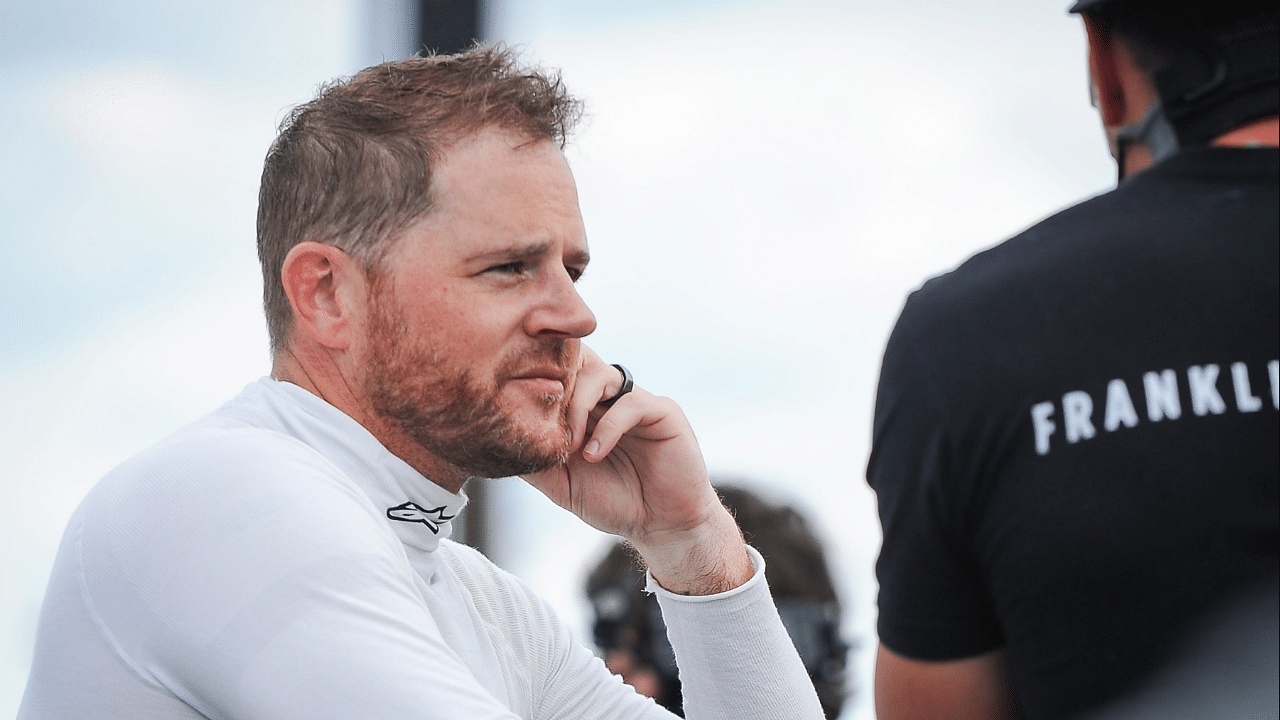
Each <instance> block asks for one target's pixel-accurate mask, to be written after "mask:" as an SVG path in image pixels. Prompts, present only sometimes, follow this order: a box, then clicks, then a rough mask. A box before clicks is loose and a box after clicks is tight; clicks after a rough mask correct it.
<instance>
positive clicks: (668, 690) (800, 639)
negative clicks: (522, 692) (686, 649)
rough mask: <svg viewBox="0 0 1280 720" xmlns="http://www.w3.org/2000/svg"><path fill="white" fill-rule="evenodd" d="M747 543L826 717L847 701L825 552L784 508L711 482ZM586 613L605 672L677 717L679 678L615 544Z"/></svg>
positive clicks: (655, 615) (653, 604)
mask: <svg viewBox="0 0 1280 720" xmlns="http://www.w3.org/2000/svg"><path fill="white" fill-rule="evenodd" d="M715 488H716V492H717V493H719V495H720V498H721V500H723V501H724V504H725V507H727V508H729V511H730V512H731V513H733V516H734V518H735V519H737V521H738V526H739V527H741V528H742V532H743V535H744V536H745V537H746V540H747V543H748V544H750V545H751V546H752V547H754V548H755V549H756V550H758V551H760V555H761V556H763V557H764V558H765V561H766V562H767V563H768V564H767V565H766V569H765V576H766V578H767V579H768V581H769V589H770V590H772V591H773V596H774V602H776V603H777V606H778V612H779V614H780V615H781V616H782V624H783V625H785V626H786V628H787V632H788V634H790V636H791V639H792V641H793V642H794V643H795V645H796V649H797V651H798V652H799V653H800V659H801V660H802V661H803V662H804V666H805V670H806V671H807V672H808V673H809V677H810V678H811V679H812V680H813V685H814V688H815V689H816V690H817V691H818V699H819V700H821V701H822V709H823V712H825V713H826V716H827V717H828V718H835V717H837V716H839V714H840V709H841V707H843V705H844V703H845V700H846V699H847V697H848V695H849V688H848V687H847V686H846V680H845V676H846V674H845V665H846V660H847V655H848V651H849V645H848V643H846V642H845V641H844V639H843V638H842V637H841V635H840V621H841V617H842V615H841V607H840V601H839V598H838V597H837V596H836V591H835V585H834V583H833V582H832V580H831V574H830V572H829V570H828V567H827V559H826V553H825V552H824V550H823V547H822V543H821V542H820V541H819V540H818V538H817V536H816V535H815V534H814V532H813V529H812V528H811V527H810V525H809V522H808V520H806V519H805V518H804V516H803V515H801V514H800V513H799V512H798V511H796V510H795V508H793V507H791V506H789V505H778V504H774V503H771V502H769V501H767V500H765V499H764V498H762V497H760V496H759V495H757V494H756V493H753V492H751V491H750V490H746V489H744V488H742V487H738V486H735V485H731V484H725V483H722V482H720V481H715ZM586 592H587V597H588V598H589V599H590V601H591V607H592V611H593V613H594V622H593V624H592V635H593V636H594V638H595V643H596V647H597V648H598V649H599V650H600V652H601V654H602V655H603V656H604V661H605V664H606V665H608V667H609V669H610V670H612V671H614V672H615V673H617V674H619V675H621V676H622V678H623V679H624V680H625V681H626V682H627V683H628V684H629V685H631V686H633V687H635V688H636V689H637V690H639V691H640V692H642V693H644V694H645V695H648V696H650V697H652V698H654V699H655V700H657V701H658V703H659V704H660V705H662V706H663V707H665V708H667V709H668V710H671V711H672V712H675V713H677V714H680V715H681V716H683V714H684V713H683V707H682V695H681V689H680V677H679V674H678V672H677V670H678V668H677V667H676V663H675V655H674V654H673V653H672V650H671V643H670V642H669V641H668V640H667V631H666V626H665V625H664V624H663V622H662V613H661V611H660V609H659V607H658V602H657V600H656V599H655V598H654V596H653V595H652V594H651V593H648V592H646V591H645V579H644V570H643V567H642V566H641V565H640V564H638V563H637V561H636V558H635V554H634V552H632V551H631V550H630V549H628V548H627V546H626V545H625V544H623V543H615V544H614V545H612V546H611V547H610V549H609V551H608V552H607V553H606V554H605V556H604V558H603V559H602V560H601V561H600V562H599V563H598V564H597V565H596V567H595V568H594V569H593V570H592V571H591V574H590V575H589V576H588V578H587V585H586Z"/></svg>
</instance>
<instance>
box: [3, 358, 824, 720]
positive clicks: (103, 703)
mask: <svg viewBox="0 0 1280 720" xmlns="http://www.w3.org/2000/svg"><path fill="white" fill-rule="evenodd" d="M465 503H466V497H465V496H464V495H461V494H453V493H449V492H447V491H445V490H444V489H443V488H441V487H439V486H438V485H435V484H434V483H431V482H429V481H428V480H426V479H425V478H423V477H422V475H420V474H418V473H417V472H416V471H414V470H413V469H412V468H411V467H409V466H408V465H407V464H406V463H404V462H403V461H402V460H400V459H399V458H398V457H396V456H394V455H392V454H391V453H390V452H389V451H387V450H386V448H384V447H383V446H382V445H381V444H380V443H378V441H377V440H376V439H375V438H374V437H373V436H372V435H371V434H369V432H368V431H367V430H365V429H364V428H363V427H362V426H360V425H359V424H358V423H356V422H355V421H354V420H352V419H351V418H350V417H348V416H346V415H344V414H343V413H341V412H340V411H338V410H337V409H336V408H334V407H332V406H330V405H328V404H327V403H325V402H324V401H323V400H321V399H320V398H318V397H316V396H314V395H312V394H310V393H308V392H307V391H305V390H303V389H302V388H299V387H297V386H295V385H291V384H288V383H283V382H277V381H275V380H271V379H269V378H264V379H262V380H260V381H259V382H257V383H255V384H252V385H250V386H249V387H248V388H246V389H245V391H244V393H242V394H241V395H240V396H239V397H238V398H236V399H235V400H233V401H231V402H230V403H228V404H227V405H225V406H223V407H222V408H221V409H219V410H218V411H217V412H215V413H214V414H212V415H210V416H209V417H207V418H205V419H204V420H202V421H200V422H198V423H196V424H194V425H192V426H190V427H188V428H186V429H184V430H182V431H180V432H179V433H177V434H176V435H174V436H173V437H171V438H170V439H168V440H166V441H164V442H162V443H160V444H159V445H157V446H156V447H154V448H152V449H150V450H148V451H146V452H144V453H142V454H141V455H139V456H137V457H135V458H133V459H131V460H130V461H128V462H126V463H125V464H124V465H122V466H121V467H119V468H117V469H116V470H114V471H113V472H111V473H110V474H108V475H107V477H105V478H104V479H103V480H102V481H101V482H100V483H99V484H98V485H97V486H96V487H95V488H94V489H93V491H91V492H90V494H89V495H88V497H87V498H86V499H85V500H84V502H83V503H82V504H81V506H80V507H79V509H78V510H77V511H76V513H75V515H74V516H73V518H72V520H71V522H70V523H69V525H68V528H67V531H66V534H65V536H64V538H63V542H62V546H61V548H60V549H59V553H58V559H57V562H56V563H55V567H54V571H53V575H52V577H51V579H50V583H49V588H48V592H47V594H46V597H45V604H44V607H43V609H42V611H41V617H40V624H39V629H38V633H37V641H36V652H35V658H34V662H33V665H32V670H31V675H30V678H29V681H28V685H27V691H26V694H25V695H24V697H23V703H22V707H21V709H20V710H19V713H18V719H19V720H52V719H54V718H59V719H62V718H131V719H133V720H175V719H178V718H183V719H188V718H190V719H199V718H216V719H221V718H228V719H230V718H235V719H237V720H250V719H254V720H257V719H261V720H292V719H297V720H304V719H305V720H323V719H328V718H332V719H333V720H339V719H341V720H379V719H383V718H385V719H387V720H390V719H393V718H394V719H397V720H399V719H407V718H414V719H417V718H423V719H436V718H439V719H445V718H448V719H449V720H488V719H493V720H499V719H502V720H510V719H513V718H525V719H528V720H532V719H535V718H539V719H540V718H548V719H549V718H564V719H566V720H567V719H569V718H598V719H600V720H606V719H608V720H614V719H617V718H670V717H672V716H671V715H669V714H668V713H667V712H666V711H665V710H663V709H662V708H660V707H658V706H657V705H655V704H654V703H653V702H652V701H651V700H649V699H648V698H645V697H642V696H640V695H638V694H636V693H635V692H634V691H632V690H631V688H629V687H627V686H625V685H623V684H622V682H621V681H620V679H619V678H617V677H616V676H613V675H611V674H610V673H609V671H608V670H607V669H606V668H605V667H604V664H603V663H601V662H600V660H599V659H598V658H596V657H595V656H594V655H593V654H592V653H591V651H590V650H588V649H587V648H586V647H585V646H583V645H581V644H580V643H578V642H577V641H576V640H575V639H574V638H573V637H572V635H571V633H570V632H569V630H568V629H567V628H566V627H565V626H564V625H563V624H562V623H561V622H560V621H559V619H558V618H557V617H556V615H555V613H554V612H553V611H552V610H551V608H550V607H549V606H548V605H547V604H546V603H545V602H544V601H543V600H541V599H540V598H538V597H537V596H535V595H534V594H533V593H532V592H531V591H530V590H529V589H528V588H527V587H526V586H525V585H524V584H522V583H521V582H520V581H519V580H517V579H516V578H514V577H513V576H511V575H509V574H507V573H505V572H503V571H502V570H500V569H499V568H497V567H496V566H495V565H493V564H492V563H491V562H489V561H488V560H487V559H486V558H484V557H483V556H481V555H480V554H479V553H477V552H475V551H474V550H472V549H470V548H468V547H465V546H462V545H459V544H456V543H453V542H451V541H449V540H447V537H448V535H449V532H450V530H451V526H450V523H449V519H450V518H452V517H454V516H456V515H457V514H458V512H460V511H461V510H462V507H463V505H464V504H465ZM751 552H752V559H753V561H754V562H755V565H756V573H755V576H754V577H753V578H752V579H751V580H750V581H749V582H748V583H746V584H745V585H743V586H741V587H739V588H736V589H734V590H732V591H730V592H727V593H722V594H719V595H712V596H703V597H692V598H690V597H682V596H677V595H673V594H671V593H668V592H666V591H664V590H662V589H661V588H656V587H655V585H654V584H653V583H652V582H650V588H651V589H653V590H655V591H656V592H657V593H658V596H659V603H660V604H661V606H662V609H663V615H664V617H665V619H666V623H667V626H668V632H669V634H670V636H671V643H672V646H673V647H674V649H675V652H676V657H677V660H678V662H679V665H680V671H681V679H682V683H683V687H684V696H685V709H686V713H687V715H688V717H689V718H691V719H692V720H713V719H717V718H723V719H724V720H729V719H732V720H752V719H757V718H759V719H763V718H786V719H787V720H793V719H796V718H812V719H814V720H817V719H818V718H821V717H822V711H821V708H820V706H819V704H818V701H817V696H816V695H815V694H814V692H813V687H812V685H811V684H810V680H809V678H808V676H807V675H806V674H805V671H804V667H803V665H802V664H801V662H800V659H799V657H798V656H797V655H796V653H795V650H794V649H793V648H792V646H791V643H790V641H789V640H788V638H787V635H786V631H785V629H784V628H783V626H782V623H781V621H780V620H779V619H778V614H777V611H776V610H775V608H774V605H773V601H772V599H771V598H770V596H769V591H768V588H767V586H766V584H765V581H764V567H763V561H762V560H761V558H760V557H759V555H758V554H755V552H754V551H751Z"/></svg>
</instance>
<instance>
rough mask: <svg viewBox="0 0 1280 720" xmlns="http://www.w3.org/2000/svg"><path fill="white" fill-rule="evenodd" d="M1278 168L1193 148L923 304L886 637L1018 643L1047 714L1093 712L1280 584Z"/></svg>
mask: <svg viewBox="0 0 1280 720" xmlns="http://www.w3.org/2000/svg"><path fill="white" fill-rule="evenodd" d="M1278 160H1280V153H1278V152H1277V151H1276V150H1273V149H1204V150H1189V151H1185V152H1183V153H1180V154H1178V155H1175V156H1174V157H1172V158H1170V159H1169V160H1167V161H1165V162H1163V163H1161V164H1160V165H1158V166H1156V167H1154V168H1151V169H1149V170H1147V171H1146V172H1144V173H1141V174H1139V175H1137V176H1135V177H1134V178H1132V179H1130V180H1127V181H1125V182H1123V183H1122V184H1121V186H1120V187H1119V188H1117V189H1116V190H1115V191H1112V192H1110V193H1107V194H1105V195H1102V196H1100V197H1097V198H1094V199H1092V200H1089V201H1087V202H1085V203H1082V204H1080V205H1077V206H1075V207H1072V208H1070V209H1068V210H1065V211H1063V212H1061V213H1059V214H1058V215H1055V216H1053V217H1051V218H1049V219H1047V220H1045V221H1043V222H1041V223H1040V224H1038V225H1036V226H1035V227H1032V228H1031V229H1029V230H1027V231H1026V232H1024V233H1022V234H1021V235H1019V236H1017V237H1015V238H1013V239H1011V240H1009V241H1007V242H1005V243H1003V244H1001V245H999V246H998V247H996V248H994V249H992V250H989V251H986V252H983V253H980V254H978V255H976V256H975V257H973V258H971V259H970V260H968V261H967V262H965V263H964V264H963V265H961V266H960V267H959V268H957V269H956V270H955V271H953V272H951V273H948V274H946V275H944V276H941V277H938V278H935V279H933V280H930V281H929V282H927V283H925V285H924V286H923V287H922V288H921V289H920V290H918V291H916V292H915V293H913V294H912V296H911V297H910V298H909V299H908V301H907V303H906V306H905V307H904V309H903V311H902V316H901V318H900V319H899V321H898V325H897V327H896V328H895V330H894V332H893V335H892V337H891V338H890V340H889V343H888V347H887V348H886V351H885V357H884V363H883V367H882V370H881V377H880V388H879V393H878V396H877V400H876V412H875V423H874V431H873V443H872V451H871V457H870V461H869V464H868V468H867V477H868V480H869V482H870V484H871V486H872V487H873V488H874V489H875V491H876V493H877V496H878V501H879V507H880V516H881V521H882V523H883V526H884V545H883V547H882V549H881V553H880V559H879V561H878V563H877V574H878V576H879V580H880V600H879V603H880V619H879V632H880V638H881V641H882V642H883V643H884V645H885V646H886V647H888V648H890V649H891V650H893V651H895V652H897V653H899V654H901V655H905V656H907V657H912V658H917V659H928V660H945V659H958V658H963V657H970V656H973V655H977V654H981V653H984V652H987V651H989V650H993V649H995V648H997V647H1001V646H1003V647H1004V648H1005V649H1006V651H1007V653H1008V657H1009V661H1010V665H1011V668H1012V671H1013V675H1014V684H1015V689H1016V691H1017V693H1018V697H1019V700H1020V702H1021V703H1022V705H1023V709H1024V714H1025V717H1026V718H1028V719H1040V718H1063V717H1070V716H1071V715H1073V714H1076V713H1078V712H1080V711H1083V710H1085V709H1088V708H1090V707H1093V706H1096V705H1097V704H1098V703H1101V702H1103V701H1105V700H1108V699H1111V698H1113V697H1116V696H1118V695H1120V694H1122V693H1124V692H1126V691H1128V690H1129V689H1131V688H1132V687H1134V686H1135V684H1136V683H1138V682H1140V681H1141V679H1142V678H1143V676H1144V675H1146V674H1147V673H1149V672H1150V671H1152V670H1154V669H1155V668H1156V667H1157V666H1158V665H1159V664H1160V663H1161V662H1162V661H1163V660H1164V659H1165V657H1166V655H1167V653H1168V652H1169V651H1170V650H1171V648H1172V646H1173V645H1174V643H1176V642H1177V640H1178V639H1179V637H1180V636H1181V634H1182V633H1183V632H1184V630H1186V629H1187V628H1189V627H1191V626H1192V625H1193V624H1194V623H1195V622H1196V621H1197V620H1198V619H1199V618H1201V616H1202V615H1204V614H1205V613H1206V612H1209V611H1210V610H1211V609H1212V608H1213V607H1215V606H1217V605H1218V604H1220V603H1222V602H1225V601H1226V600H1228V599H1229V597H1230V596H1231V594H1232V593H1233V592H1235V591H1236V589H1238V588H1239V587H1241V586H1243V585H1245V584H1247V583H1249V582H1250V581H1251V580H1253V579H1254V578H1256V577H1258V576H1266V575H1274V574H1275V573H1276V568H1277V517H1278V514H1280V429H1278V427H1277V417H1278V414H1277V405H1280V400H1278V399H1277V386H1278V384H1280V380H1278V379H1277V357H1278V356H1280V348H1278V340H1277V335H1278V332H1280V331H1278V330H1277V328H1278V327H1280V317H1278V307H1280V296H1278V294H1277V286H1278V284H1280V282H1278V278H1280V260H1278V254H1277V240H1278V237H1280V225H1278V220H1277V218H1280V205H1278V196H1280V193H1278V190H1277V187H1278V180H1277V178H1278Z"/></svg>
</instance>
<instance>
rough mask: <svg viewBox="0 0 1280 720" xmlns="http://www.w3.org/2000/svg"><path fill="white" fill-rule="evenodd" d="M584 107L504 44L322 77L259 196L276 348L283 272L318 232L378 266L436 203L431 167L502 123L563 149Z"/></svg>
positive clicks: (282, 322)
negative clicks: (288, 258) (468, 140)
mask: <svg viewBox="0 0 1280 720" xmlns="http://www.w3.org/2000/svg"><path fill="white" fill-rule="evenodd" d="M581 115H582V106H581V103H580V102H579V101H577V100H575V99H574V98H573V97H571V96H570V95H569V94H568V92H567V91H566V90H565V88H564V85H563V83H562V82H561V80H560V76H559V75H558V74H556V73H548V72H544V71H542V70H539V69H533V68H526V67H521V66H520V65H519V64H518V63H517V60H516V57H515V54H514V53H513V52H512V51H510V50H508V49H506V48H504V47H501V46H479V45H477V46H476V47H474V48H472V49H470V50H467V51H466V52H462V53H459V54H457V55H432V56H428V57H412V58H409V59H408V60H401V61H398V62H387V63H382V64H381V65H375V66H373V67H370V68H367V69H365V70H362V71H361V72H359V73H357V74H356V75H354V76H352V77H350V78H345V79H340V80H336V81H334V82H332V83H329V84H327V85H325V86H323V87H322V88H321V89H320V92H319V95H318V96H317V97H316V99H314V100H312V101H311V102H308V103H306V104H305V105H301V106H299V107H297V108H295V109H294V110H293V111H292V112H291V113H290V114H289V116H288V117H287V118H285V120H284V122H283V123H281V125H280V134H279V135H278V136H277V137H276V139H275V142H274V143H272V145H271V149H270V151H268V153H267V158H266V162H265V165H264V167H263V171H262V186H261V188H260V190H259V193H258V260H259V261H260V262H261V264H262V275H263V278H262V279H263V293H262V295H263V306H264V309H265V310H266V316H267V331H268V334H269V336H270V339H271V349H272V352H273V353H275V352H278V351H279V350H280V349H281V348H283V346H284V342H285V338H286V336H287V334H288V331H289V328H290V326H291V324H292V322H293V311H292V308H290V306H289V299H288V298H287V297H286V296H285V293H284V286H283V284H282V283H281V279H280V273H281V270H282V268H283V266H284V259H285V256H287V255H288V254H289V250H290V249H291V248H292V247H293V246H294V245H296V244H297V243H299V242H302V241H304V240H310V241H314V242H320V243H325V244H328V245H333V246H335V247H338V248H341V249H342V250H343V251H345V252H347V253H349V254H350V255H351V256H352V257H354V258H356V260H357V261H358V262H360V263H361V265H362V266H363V267H364V268H365V270H366V271H369V272H374V271H376V270H377V269H378V268H379V267H380V265H381V263H382V262H383V260H384V259H385V258H386V255H387V252H388V251H389V250H390V249H391V247H392V246H393V244H394V243H393V240H394V238H395V237H396V236H397V234H398V233H399V232H401V231H403V230H404V229H405V228H407V227H408V226H409V225H411V224H412V223H413V222H414V221H416V220H418V219H419V218H421V217H422V216H424V215H425V214H427V212H428V211H429V210H430V209H431V207H432V198H431V193H430V185H431V173H432V164H433V163H434V162H439V160H440V156H441V154H442V153H443V152H444V151H445V150H446V149H448V147H449V146H450V145H452V144H453V143H455V142H457V141H458V140H461V139H463V138H466V137H468V136H471V135H474V134H475V133H477V132H479V131H481V130H483V129H486V128H492V127H497V128H501V129H503V130H509V131H512V132H516V133H519V134H521V135H524V136H527V137H528V138H529V139H530V140H535V141H536V140H551V141H554V142H556V143H558V144H559V145H560V146H561V147H563V146H564V143H565V141H566V139H567V137H568V135H569V134H570V133H571V132H572V130H573V127H574V126H575V125H576V124H577V121H578V119H579V118H580V117H581Z"/></svg>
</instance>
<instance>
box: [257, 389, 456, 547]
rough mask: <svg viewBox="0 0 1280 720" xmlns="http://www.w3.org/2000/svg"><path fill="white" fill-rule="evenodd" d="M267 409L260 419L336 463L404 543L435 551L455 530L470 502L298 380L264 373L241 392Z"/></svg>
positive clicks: (259, 421)
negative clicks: (289, 380) (299, 384)
mask: <svg viewBox="0 0 1280 720" xmlns="http://www.w3.org/2000/svg"><path fill="white" fill-rule="evenodd" d="M241 397H242V398H244V399H246V400H250V401H251V402H252V401H256V402H253V404H254V405H257V406H259V407H261V408H262V409H263V410H265V411H266V412H267V415H266V417H259V418H258V422H257V423H255V424H261V423H262V422H263V421H265V422H266V423H267V424H268V425H271V426H273V429H276V430H279V431H280V432H283V433H285V434H287V435H289V436H291V437H294V438H296V439H298V440H300V441H301V442H303V443H305V444H306V445H308V446H309V447H311V448H313V449H314V450H315V451H316V452H318V453H320V454H321V455H323V456H324V457H325V458H326V459H328V460H329V461H330V462H332V463H333V464H334V465H335V466H336V467H337V468H338V469H339V470H340V471H341V472H342V473H343V474H344V475H346V476H347V477H348V478H350V479H351V481H352V482H353V483H355V484H356V485H357V486H359V488H360V489H361V490H362V491H364V493H365V495H367V496H368V497H369V499H370V500H371V501H372V502H373V504H374V505H375V506H376V507H377V508H378V509H379V510H381V511H382V513H383V516H384V517H385V518H386V519H387V522H388V524H389V525H390V527H391V529H392V531H393V532H395V534H396V536H397V537H398V538H399V539H400V541H401V542H403V543H404V544H405V545H408V546H410V547H414V548H418V549H420V550H424V551H426V552H432V551H434V550H435V549H436V548H437V547H439V544H440V540H441V539H442V538H446V537H449V535H450V534H451V533H452V532H453V523H452V522H451V521H452V520H453V519H454V518H456V517H457V516H458V513H460V512H461V511H462V508H463V506H465V505H466V503H467V496H466V495H465V494H463V493H461V492H459V493H452V492H449V491H448V490H445V489H444V488H442V487H440V486H439V485H437V484H435V483H434V482H432V481H431V480H429V479H427V478H426V477H424V476H423V475H422V474H421V473H419V472H418V471H417V470H414V469H413V468H412V467H411V466H410V465H409V464H408V463H406V462H405V461H404V460H401V459H400V458H399V457H397V456H395V455H393V454H392V453H391V451H390V450H387V449H386V448H385V447H383V445H382V443H380V442H378V439H377V438H375V437H374V436H373V434H372V433H370V432H369V431H368V430H366V429H365V427H364V426H363V425H361V424H360V423H358V422H356V421H355V420H354V419H352V418H351V417H350V416H349V415H347V414H346V413H344V412H342V411H341V410H339V409H338V408H336V407H334V406H332V405H330V404H329V403H327V402H325V401H324V400H323V399H321V398H319V397H317V396H316V395H314V394H312V393H311V392H308V391H307V390H304V389H303V388H301V387H299V386H297V385H294V384H293V383H289V382H283V381H280V380H275V379H273V378H270V377H264V378H262V379H261V380H259V381H258V382H256V383H254V384H252V385H250V386H249V387H248V388H246V389H245V393H244V394H243V395H242V396H241Z"/></svg>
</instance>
